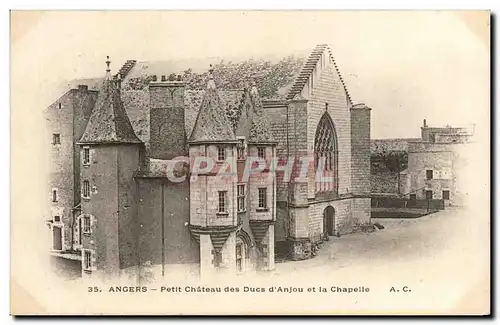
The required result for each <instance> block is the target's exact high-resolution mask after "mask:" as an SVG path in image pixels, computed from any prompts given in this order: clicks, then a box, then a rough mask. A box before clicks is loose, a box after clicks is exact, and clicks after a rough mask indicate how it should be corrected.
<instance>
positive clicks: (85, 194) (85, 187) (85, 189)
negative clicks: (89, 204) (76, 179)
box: [82, 180, 90, 199]
mask: <svg viewBox="0 0 500 325" xmlns="http://www.w3.org/2000/svg"><path fill="white" fill-rule="evenodd" d="M82 196H83V197H84V198H86V199H89V198H90V183H89V181H87V180H85V181H83V192H82Z"/></svg>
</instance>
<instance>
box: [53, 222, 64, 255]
mask: <svg viewBox="0 0 500 325" xmlns="http://www.w3.org/2000/svg"><path fill="white" fill-rule="evenodd" d="M52 243H53V246H52V248H53V249H54V250H56V251H60V250H62V228H61V227H58V226H53V227H52Z"/></svg>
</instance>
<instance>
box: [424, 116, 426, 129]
mask: <svg viewBox="0 0 500 325" xmlns="http://www.w3.org/2000/svg"><path fill="white" fill-rule="evenodd" d="M426 127H427V120H426V119H425V118H424V128H426Z"/></svg>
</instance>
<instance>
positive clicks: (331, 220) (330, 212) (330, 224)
mask: <svg viewBox="0 0 500 325" xmlns="http://www.w3.org/2000/svg"><path fill="white" fill-rule="evenodd" d="M323 232H324V233H325V234H328V236H334V235H335V209H334V208H333V207H331V206H328V207H326V209H325V211H324V212H323Z"/></svg>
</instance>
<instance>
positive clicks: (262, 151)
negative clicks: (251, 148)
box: [257, 147, 266, 159]
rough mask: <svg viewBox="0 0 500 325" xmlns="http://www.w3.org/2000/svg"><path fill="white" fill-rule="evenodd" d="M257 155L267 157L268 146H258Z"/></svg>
mask: <svg viewBox="0 0 500 325" xmlns="http://www.w3.org/2000/svg"><path fill="white" fill-rule="evenodd" d="M257 155H258V156H259V158H262V159H265V158H266V148H265V147H258V148H257Z"/></svg>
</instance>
